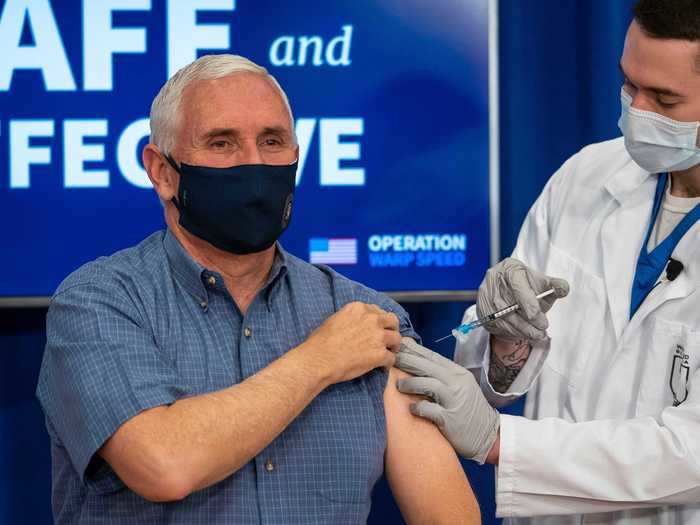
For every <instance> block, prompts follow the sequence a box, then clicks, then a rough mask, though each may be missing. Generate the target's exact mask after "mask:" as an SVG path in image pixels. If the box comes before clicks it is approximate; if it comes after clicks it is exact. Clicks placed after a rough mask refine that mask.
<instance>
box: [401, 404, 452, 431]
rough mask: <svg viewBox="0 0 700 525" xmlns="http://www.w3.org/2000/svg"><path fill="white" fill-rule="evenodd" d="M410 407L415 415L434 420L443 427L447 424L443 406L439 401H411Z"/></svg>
mask: <svg viewBox="0 0 700 525" xmlns="http://www.w3.org/2000/svg"><path fill="white" fill-rule="evenodd" d="M409 409H410V410H411V414H413V415H414V416H417V417H422V418H425V419H427V420H428V421H432V422H433V423H435V424H436V425H437V426H438V427H443V426H444V425H445V417H444V416H443V408H442V407H441V406H440V405H438V404H437V403H431V402H430V401H419V402H418V403H411V406H410V407H409Z"/></svg>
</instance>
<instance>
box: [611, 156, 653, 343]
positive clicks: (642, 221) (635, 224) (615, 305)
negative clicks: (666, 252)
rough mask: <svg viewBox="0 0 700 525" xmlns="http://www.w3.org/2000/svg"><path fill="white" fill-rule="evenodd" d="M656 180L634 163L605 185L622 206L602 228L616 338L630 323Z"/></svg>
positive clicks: (613, 212) (614, 211)
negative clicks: (632, 298)
mask: <svg viewBox="0 0 700 525" xmlns="http://www.w3.org/2000/svg"><path fill="white" fill-rule="evenodd" d="M655 187H656V177H652V176H650V174H649V173H647V172H645V171H644V170H642V169H641V168H640V167H639V166H637V165H636V164H634V163H632V162H630V163H629V164H627V165H626V166H624V167H623V168H622V169H621V170H620V171H618V172H617V173H616V174H615V175H613V176H612V177H611V178H610V179H609V180H608V182H607V183H606V185H605V188H606V189H607V190H608V192H609V193H610V194H611V195H612V196H613V197H614V198H615V200H616V201H617V202H618V207H617V208H616V209H615V210H613V211H612V213H611V214H610V215H609V216H608V217H607V218H606V219H605V220H604V222H603V225H602V227H601V244H602V246H601V249H602V256H603V274H604V277H605V289H606V294H607V299H608V304H609V305H610V314H611V316H612V321H613V326H614V328H615V336H616V339H617V340H619V339H620V336H621V335H622V332H623V330H624V329H625V327H626V326H627V324H628V322H629V312H630V300H631V294H632V292H631V291H632V280H633V279H634V272H635V268H636V264H637V257H638V256H639V250H640V248H641V246H642V243H643V242H644V236H645V234H646V231H647V228H648V226H649V221H650V218H651V209H652V206H653V203H654V190H655Z"/></svg>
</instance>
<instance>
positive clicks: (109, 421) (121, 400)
mask: <svg viewBox="0 0 700 525" xmlns="http://www.w3.org/2000/svg"><path fill="white" fill-rule="evenodd" d="M351 301H363V302H367V303H374V304H377V305H379V306H380V307H382V308H384V309H385V310H389V311H393V312H394V313H396V314H397V316H398V317H399V319H400V320H401V330H402V333H403V334H404V335H409V336H415V334H414V332H413V329H412V328H411V325H410V322H409V320H408V316H407V315H406V313H405V312H404V310H403V309H402V308H401V307H400V306H399V305H397V304H396V303H395V302H393V301H392V300H391V299H389V298H387V297H386V296H384V295H382V294H379V293H377V292H374V291H372V290H370V289H368V288H366V287H364V286H362V285H360V284H357V283H355V282H353V281H350V280H349V279H346V278H344V277H342V276H341V275H339V274H337V273H335V272H334V271H333V270H331V269H330V268H327V267H316V266H312V265H310V264H308V263H306V262H304V261H302V260H300V259H297V258H296V257H294V256H292V255H290V254H287V253H285V252H284V251H283V250H282V249H281V247H278V250H277V255H276V257H275V262H274V265H273V268H272V271H271V273H270V276H269V278H268V281H267V283H266V285H265V286H264V288H263V289H262V291H261V292H260V293H259V294H258V295H257V297H256V298H255V299H254V301H253V302H252V303H251V305H250V307H249V309H248V311H247V313H246V315H242V314H241V312H240V311H239V309H238V308H237V306H236V304H235V302H234V301H233V300H232V298H231V296H230V295H229V294H228V292H227V290H226V288H225V286H224V281H223V279H222V278H221V276H220V275H218V274H216V273H214V272H211V271H208V270H207V269H206V268H203V267H202V266H200V265H199V264H197V263H196V262H195V261H194V260H193V259H192V258H190V257H189V255H188V254H187V253H186V252H185V251H184V249H183V248H182V247H181V246H180V244H179V242H178V241H177V240H176V239H175V237H174V236H173V235H172V234H171V233H170V232H158V233H155V234H153V235H151V236H150V237H148V238H147V239H145V240H144V241H143V242H142V243H141V244H139V245H138V246H136V247H134V248H130V249H127V250H124V251H121V252H119V253H117V254H115V255H113V256H111V257H106V258H100V259H98V260H96V261H94V262H91V263H89V264H87V265H85V266H83V267H82V268H80V269H79V270H78V271H77V272H75V273H74V274H72V275H71V276H69V277H68V278H67V279H66V280H65V281H64V282H63V283H62V284H61V286H60V287H59V289H58V290H57V292H56V294H55V295H54V297H53V299H52V302H51V306H50V308H49V314H48V318H47V346H46V352H45V355H44V361H43V364H42V368H41V374H40V378H39V386H38V389H37V395H38V397H39V400H40V402H41V404H42V407H43V409H44V412H45V414H46V424H47V428H48V431H49V434H50V436H51V443H52V458H53V509H54V516H55V519H56V522H57V523H58V524H67V523H70V524H73V523H81V524H82V523H110V524H111V523H120V524H127V523H128V524H132V523H133V524H146V523H147V524H159V523H168V524H177V523H182V524H188V525H196V524H203V525H204V524H206V525H210V524H217V523H227V524H233V523H236V524H237V523H241V524H248V523H251V524H253V523H255V524H258V523H265V524H296V523H304V524H307V523H308V524H312V523H313V524H321V523H323V524H343V523H348V524H349V523H353V524H356V523H363V522H366V519H367V515H368V513H369V506H370V496H371V491H372V487H373V485H374V484H375V482H376V481H377V479H378V478H379V476H380V475H381V473H382V470H383V456H384V449H385V445H386V428H385V418H384V406H383V401H382V399H383V398H382V396H383V390H384V386H385V384H386V372H384V371H383V370H380V369H378V370H375V371H373V372H371V373H369V374H366V375H365V376H362V377H361V378H358V379H356V380H354V381H349V382H345V383H340V384H336V385H333V386H331V387H329V388H327V389H326V390H324V391H323V392H322V393H321V394H320V395H319V396H318V397H317V398H316V399H315V400H314V401H313V402H312V403H311V404H310V405H309V406H308V407H307V408H306V410H304V411H303V412H302V414H301V415H300V416H299V417H297V419H296V420H295V421H294V422H293V423H292V424H291V425H290V426H289V427H288V428H287V429H286V430H285V431H284V432H283V433H282V434H280V435H279V436H278V437H277V439H275V440H274V441H273V442H272V443H271V444H270V445H269V446H268V447H267V448H266V449H264V450H263V451H262V452H261V453H260V454H259V455H258V456H257V457H255V458H254V459H253V460H252V461H250V462H249V463H248V464H247V465H245V466H244V467H243V468H241V469H240V470H238V471H237V472H236V473H234V474H233V475H231V476H230V477H229V478H227V479H225V480H223V481H221V482H219V483H217V484H215V485H213V486H211V487H208V488H206V489H204V490H201V491H198V492H196V493H194V494H191V495H190V496H189V497H187V498H185V499H184V500H182V501H179V502H173V503H164V504H160V503H151V502H149V501H147V500H145V499H143V498H141V497H140V496H138V495H137V494H136V493H134V492H132V491H131V490H129V489H128V488H127V487H126V486H125V485H124V484H123V483H122V482H121V480H120V479H119V478H118V477H117V476H116V474H115V473H114V471H113V470H112V469H111V468H110V466H109V465H108V464H107V463H105V462H104V461H103V460H102V459H101V458H100V457H99V456H97V455H96V452H97V451H98V450H99V448H100V447H101V446H102V445H103V444H104V442H105V441H106V440H107V439H108V438H109V437H110V436H111V435H112V434H113V433H114V432H115V430H117V428H118V427H119V426H120V425H121V424H122V423H124V422H125V421H126V420H128V419H129V418H132V417H134V416H135V415H137V414H138V413H139V412H141V411H143V410H146V409H148V408H151V407H155V406H158V405H163V404H169V403H173V402H174V401H176V400H177V399H179V398H182V397H186V396H195V395H198V394H202V393H205V392H211V391H215V390H220V389H224V388H227V387H229V386H231V385H234V384H236V383H239V382H241V381H243V380H245V379H246V378H247V377H249V376H251V375H252V374H254V373H255V372H257V371H258V370H260V369H262V368H264V367H266V366H267V365H269V364H270V363H271V362H272V361H273V360H275V359H277V358H279V357H280V356H281V355H283V354H284V353H285V352H287V351H288V350H289V349H291V348H293V347H295V346H297V345H298V344H300V343H301V342H303V341H304V340H305V339H306V338H307V337H308V336H309V334H310V333H311V332H312V331H313V330H314V329H315V328H317V327H318V326H319V325H320V324H321V323H322V322H323V321H324V320H325V319H326V318H328V317H329V316H330V315H332V314H333V313H334V312H335V311H337V310H338V309H339V308H341V307H342V306H343V305H344V304H346V303H348V302H351ZM231 424H235V422H231Z"/></svg>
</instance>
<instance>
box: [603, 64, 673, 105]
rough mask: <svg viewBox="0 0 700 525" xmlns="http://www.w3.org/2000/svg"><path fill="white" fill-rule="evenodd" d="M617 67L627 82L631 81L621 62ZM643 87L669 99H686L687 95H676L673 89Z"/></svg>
mask: <svg viewBox="0 0 700 525" xmlns="http://www.w3.org/2000/svg"><path fill="white" fill-rule="evenodd" d="M617 67H618V68H620V73H622V76H623V77H625V80H629V77H628V76H627V73H625V70H624V69H623V68H622V62H619V63H618V64H617ZM642 87H643V88H644V89H647V90H649V91H653V92H654V93H655V94H657V95H665V96H667V97H680V98H685V95H681V94H680V93H676V92H675V91H673V90H672V89H668V88H662V87H654V86H642Z"/></svg>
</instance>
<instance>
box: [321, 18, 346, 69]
mask: <svg viewBox="0 0 700 525" xmlns="http://www.w3.org/2000/svg"><path fill="white" fill-rule="evenodd" d="M342 29H343V34H342V35H340V36H337V37H335V38H334V39H333V40H331V41H330V42H328V47H327V48H326V62H328V65H329V66H349V65H350V46H351V45H352V26H343V27H342ZM338 45H340V57H336V56H335V48H336V47H337V46H338Z"/></svg>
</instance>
